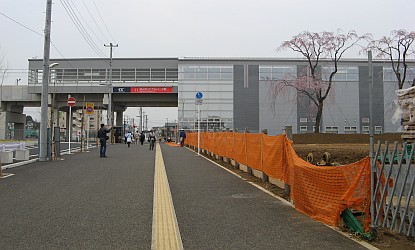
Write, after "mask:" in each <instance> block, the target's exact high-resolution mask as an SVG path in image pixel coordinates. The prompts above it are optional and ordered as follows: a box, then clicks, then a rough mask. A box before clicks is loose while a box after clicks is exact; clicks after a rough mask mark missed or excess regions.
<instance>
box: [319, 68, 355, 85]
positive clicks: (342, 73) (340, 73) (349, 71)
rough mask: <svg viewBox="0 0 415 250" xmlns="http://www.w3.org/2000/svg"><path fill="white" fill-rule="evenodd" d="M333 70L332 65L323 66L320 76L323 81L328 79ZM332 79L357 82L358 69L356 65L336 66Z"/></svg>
mask: <svg viewBox="0 0 415 250" xmlns="http://www.w3.org/2000/svg"><path fill="white" fill-rule="evenodd" d="M333 71H334V67H323V69H322V78H323V80H324V81H328V80H329V78H330V74H331V72H333ZM333 80H334V81H342V82H357V81H359V69H358V67H354V66H353V67H351V66H346V67H337V73H336V74H335V75H334V79H333Z"/></svg>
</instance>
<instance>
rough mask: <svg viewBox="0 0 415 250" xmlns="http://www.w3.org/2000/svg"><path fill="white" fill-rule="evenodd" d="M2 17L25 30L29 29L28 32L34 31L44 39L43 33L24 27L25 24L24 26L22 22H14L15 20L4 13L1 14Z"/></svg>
mask: <svg viewBox="0 0 415 250" xmlns="http://www.w3.org/2000/svg"><path fill="white" fill-rule="evenodd" d="M0 15H2V16H4V17H5V18H7V19H9V20H10V21H12V22H15V23H17V24H18V25H20V26H22V27H23V28H25V29H28V30H30V31H32V32H33V33H35V34H38V35H39V36H41V37H43V34H41V33H39V32H37V31H35V30H32V29H31V28H29V27H27V26H26V25H24V24H22V23H20V22H18V21H16V20H14V19H13V18H11V17H9V16H7V15H6V14H4V13H2V12H0Z"/></svg>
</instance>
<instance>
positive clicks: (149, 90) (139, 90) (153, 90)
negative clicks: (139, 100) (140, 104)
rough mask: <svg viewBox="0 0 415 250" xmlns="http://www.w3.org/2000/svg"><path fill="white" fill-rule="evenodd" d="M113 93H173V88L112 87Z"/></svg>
mask: <svg viewBox="0 0 415 250" xmlns="http://www.w3.org/2000/svg"><path fill="white" fill-rule="evenodd" d="M112 92H113V93H138V94H151V93H173V87H113V89H112Z"/></svg>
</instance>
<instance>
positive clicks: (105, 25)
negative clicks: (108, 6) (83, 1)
mask: <svg viewBox="0 0 415 250" xmlns="http://www.w3.org/2000/svg"><path fill="white" fill-rule="evenodd" d="M92 3H93V4H94V6H95V9H96V10H97V12H98V15H99V17H100V18H101V21H102V23H103V24H104V27H105V29H106V30H107V32H108V34H109V35H110V37H111V39H112V40H113V41H114V42H115V43H117V41H116V40H115V39H114V37H113V36H112V34H111V32H110V31H109V29H108V26H107V24H106V23H105V21H104V19H103V18H102V15H101V12H100V11H99V9H98V6H97V5H96V3H95V0H92Z"/></svg>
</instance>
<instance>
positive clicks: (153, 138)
mask: <svg viewBox="0 0 415 250" xmlns="http://www.w3.org/2000/svg"><path fill="white" fill-rule="evenodd" d="M148 139H149V140H150V150H154V144H156V133H154V131H153V130H151V131H150V134H149V137H148Z"/></svg>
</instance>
